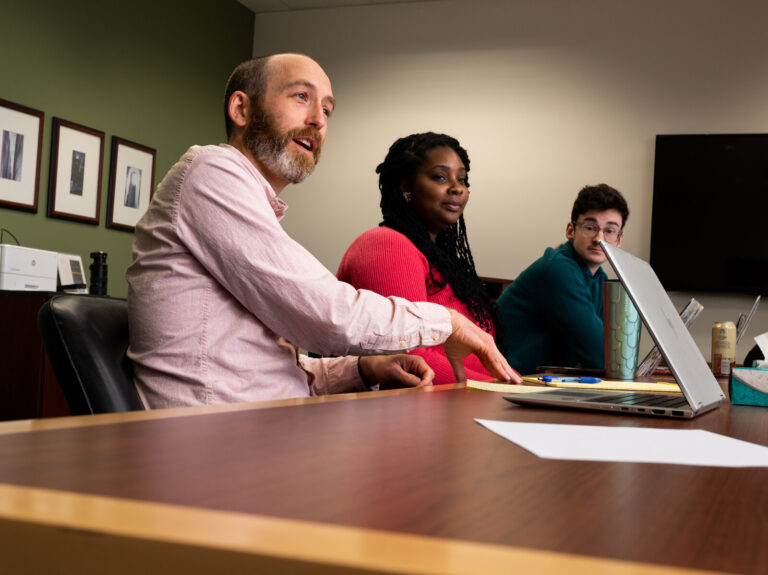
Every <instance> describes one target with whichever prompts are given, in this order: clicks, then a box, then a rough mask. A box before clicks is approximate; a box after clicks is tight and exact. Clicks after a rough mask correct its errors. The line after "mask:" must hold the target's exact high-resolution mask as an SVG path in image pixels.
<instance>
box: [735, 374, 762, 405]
mask: <svg viewBox="0 0 768 575" xmlns="http://www.w3.org/2000/svg"><path fill="white" fill-rule="evenodd" d="M728 394H729V395H730V396H731V403H733V404H735V405H759V406H761V407H768V369H758V368H753V367H734V368H733V370H731V379H730V382H729V384H728Z"/></svg>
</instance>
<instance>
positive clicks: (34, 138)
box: [0, 99, 45, 212]
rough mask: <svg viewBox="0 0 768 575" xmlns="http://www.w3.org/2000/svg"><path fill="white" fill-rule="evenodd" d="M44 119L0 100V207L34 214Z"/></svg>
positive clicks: (33, 111)
mask: <svg viewBox="0 0 768 575" xmlns="http://www.w3.org/2000/svg"><path fill="white" fill-rule="evenodd" d="M44 118H45V114H44V113H43V112H41V111H40V110H35V109H33V108H28V107H26V106H22V105H21V104H15V103H13V102H9V101H8V100H3V99H0V207H3V208H12V209H15V210H23V211H27V212H37V202H38V197H39V190H40V156H41V152H42V149H43V120H44Z"/></svg>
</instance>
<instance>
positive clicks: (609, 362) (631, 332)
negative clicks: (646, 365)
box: [603, 280, 643, 380]
mask: <svg viewBox="0 0 768 575" xmlns="http://www.w3.org/2000/svg"><path fill="white" fill-rule="evenodd" d="M642 325H643V322H642V320H641V319H640V315H639V314H638V313H637V310H636V309H635V306H634V305H633V304H632V300H631V299H630V298H629V296H628V295H627V292H626V290H625V289H624V286H623V285H621V282H620V281H619V280H606V281H605V283H604V284H603V330H604V334H605V336H604V337H605V376H606V378H608V379H624V380H629V379H634V378H635V372H636V370H637V354H638V351H639V349H640V330H641V326H642Z"/></svg>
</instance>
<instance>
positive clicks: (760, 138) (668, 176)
mask: <svg viewBox="0 0 768 575" xmlns="http://www.w3.org/2000/svg"><path fill="white" fill-rule="evenodd" d="M654 164H655V165H654V174H653V212H652V220H651V261H650V263H651V266H652V267H653V269H654V270H655V271H656V274H657V275H658V276H659V280H660V281H661V283H662V285H663V286H664V287H665V288H666V289H667V290H670V291H707V292H734V293H744V294H752V295H756V294H761V295H765V294H768V134H731V135H729V134H699V135H660V136H656V157H655V163H654Z"/></svg>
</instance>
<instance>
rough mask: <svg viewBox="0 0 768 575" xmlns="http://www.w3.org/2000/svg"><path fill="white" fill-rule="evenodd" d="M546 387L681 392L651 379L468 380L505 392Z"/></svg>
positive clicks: (477, 386) (470, 384)
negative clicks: (589, 380) (515, 382)
mask: <svg viewBox="0 0 768 575" xmlns="http://www.w3.org/2000/svg"><path fill="white" fill-rule="evenodd" d="M542 386H545V387H578V388H581V389H611V390H619V391H666V392H667V393H670V392H672V393H681V392H680V388H679V387H678V385H677V384H676V383H672V382H669V383H668V382H664V381H661V382H649V381H611V380H603V381H601V382H600V383H576V382H571V381H552V382H549V383H545V382H543V381H541V380H539V379H538V377H524V378H523V385H513V384H511V383H494V382H489V381H473V380H471V379H468V380H467V387H468V388H471V389H482V390H483V391H501V392H504V393H530V392H533V391H541V388H542Z"/></svg>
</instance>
